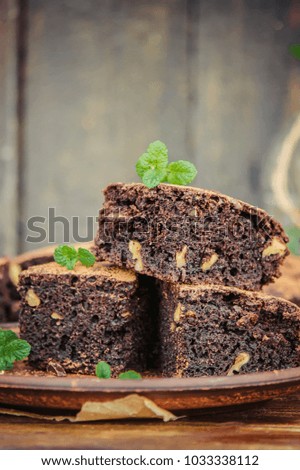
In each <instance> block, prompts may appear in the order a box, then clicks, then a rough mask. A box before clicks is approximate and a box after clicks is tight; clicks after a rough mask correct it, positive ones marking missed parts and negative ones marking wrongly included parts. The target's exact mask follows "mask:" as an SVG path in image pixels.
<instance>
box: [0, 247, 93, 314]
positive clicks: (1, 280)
mask: <svg viewBox="0 0 300 470" xmlns="http://www.w3.org/2000/svg"><path fill="white" fill-rule="evenodd" d="M56 246H57V245H51V246H47V247H43V248H38V249H36V250H32V251H27V252H26V253H22V254H20V255H18V256H16V257H14V258H1V259H0V323H2V322H14V321H17V320H18V317H19V308H20V296H19V294H18V290H17V286H18V283H19V276H20V274H21V272H22V271H23V270H25V269H27V268H29V267H30V266H38V265H40V264H44V263H50V262H51V261H53V253H54V250H55V248H56ZM92 246H93V243H92V242H87V243H80V244H75V247H82V248H87V249H90V248H91V247H92ZM1 273H2V274H1Z"/></svg>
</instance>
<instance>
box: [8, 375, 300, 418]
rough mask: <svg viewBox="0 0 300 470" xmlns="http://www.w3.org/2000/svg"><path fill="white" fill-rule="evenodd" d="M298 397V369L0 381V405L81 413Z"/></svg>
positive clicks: (26, 377)
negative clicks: (108, 404)
mask: <svg viewBox="0 0 300 470" xmlns="http://www.w3.org/2000/svg"><path fill="white" fill-rule="evenodd" d="M297 391H300V367H297V368H294V369H286V370H281V371H273V372H259V373H254V374H245V375H236V376H232V377H199V378H170V379H168V378H156V377H153V378H146V379H143V380H138V381H137V380H126V381H121V380H116V379H109V380H99V379H97V378H96V377H90V376H77V375H69V376H66V377H54V376H35V375H23V376H22V375H12V374H11V373H10V374H3V375H1V376H0V404H1V405H10V406H22V407H38V408H46V409H48V408H56V409H72V410H77V409H80V408H81V406H82V404H83V403H85V402H86V401H98V402H104V401H109V400H113V399H116V398H122V397H124V396H126V395H128V394H131V393H138V394H140V395H143V396H145V397H148V398H150V399H151V400H153V401H154V402H155V403H156V404H157V405H159V406H161V407H162V408H165V409H169V410H183V409H185V410H186V409H197V408H208V407H217V406H228V405H238V404H242V403H251V402H258V401H262V400H268V399H270V398H276V397H279V396H281V395H286V394H288V393H294V392H297Z"/></svg>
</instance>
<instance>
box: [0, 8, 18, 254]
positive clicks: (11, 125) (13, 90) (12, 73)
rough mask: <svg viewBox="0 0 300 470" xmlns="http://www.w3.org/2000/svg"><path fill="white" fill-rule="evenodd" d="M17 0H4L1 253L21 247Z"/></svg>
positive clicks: (0, 26)
mask: <svg viewBox="0 0 300 470" xmlns="http://www.w3.org/2000/svg"><path fill="white" fill-rule="evenodd" d="M17 13H18V10H17V2H16V1H15V0H3V1H2V2H0V44H1V47H0V64H1V67H0V207H1V225H0V255H3V254H10V255H13V254H15V252H16V249H17V206H18V190H17V185H18V182H17V174H18V172H17V161H18V156H17V119H16V107H17V86H16V84H17V60H16V51H17V27H16V23H17Z"/></svg>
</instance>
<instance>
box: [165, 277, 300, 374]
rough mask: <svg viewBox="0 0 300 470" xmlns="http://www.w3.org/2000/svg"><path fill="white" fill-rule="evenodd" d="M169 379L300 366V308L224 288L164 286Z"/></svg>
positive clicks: (167, 371) (260, 294) (166, 355)
mask: <svg viewBox="0 0 300 470" xmlns="http://www.w3.org/2000/svg"><path fill="white" fill-rule="evenodd" d="M160 292H161V304H160V327H159V328H160V359H161V371H162V373H163V375H165V376H169V377H172V376H179V377H195V376H203V375H233V374H235V373H247V372H258V371H267V370H276V369H285V368H289V367H297V366H299V365H300V308H299V307H297V306H296V305H294V304H292V303H291V302H288V301H286V300H283V299H279V298H277V297H272V296H268V295H264V294H262V293H258V292H247V291H243V290H241V289H237V288H233V287H232V288H231V287H222V286H213V285H210V286H204V285H202V286H191V285H179V284H167V283H161V284H160Z"/></svg>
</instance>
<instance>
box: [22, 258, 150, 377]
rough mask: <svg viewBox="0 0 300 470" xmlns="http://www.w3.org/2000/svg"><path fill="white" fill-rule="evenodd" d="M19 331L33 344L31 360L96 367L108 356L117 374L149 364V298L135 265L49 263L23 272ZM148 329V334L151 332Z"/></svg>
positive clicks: (75, 368) (68, 367)
mask: <svg viewBox="0 0 300 470" xmlns="http://www.w3.org/2000/svg"><path fill="white" fill-rule="evenodd" d="M19 293H20V295H21V298H22V301H21V311H20V336H21V338H23V339H26V340H27V341H28V342H29V343H30V344H31V348H32V349H31V353H30V357H29V363H30V364H31V365H34V366H35V367H37V368H41V369H46V368H47V365H48V364H49V363H50V362H53V361H54V362H56V363H59V364H60V365H61V366H62V367H63V369H64V370H65V371H67V372H73V373H92V374H93V373H94V371H95V365H96V364H97V363H98V362H99V361H107V362H108V363H109V364H110V366H111V367H112V371H113V374H114V375H116V374H117V373H119V372H120V371H122V370H124V369H131V368H132V369H135V370H137V371H141V370H143V369H144V368H145V366H146V351H147V342H149V341H150V340H151V326H149V324H148V323H147V322H148V321H149V315H148V312H147V309H148V304H149V299H148V294H147V292H146V290H145V286H144V285H143V282H142V281H141V282H139V281H138V279H137V276H136V274H135V273H134V272H133V271H124V270H121V269H119V268H114V267H112V266H110V265H109V264H107V263H96V264H95V265H94V266H93V267H90V268H86V267H84V266H82V265H76V267H75V269H74V270H72V271H68V270H67V269H66V268H64V267H61V266H59V265H57V264H56V263H49V264H45V265H41V266H35V267H31V268H29V269H28V270H27V271H23V272H22V273H21V275H20V281H19ZM146 331H147V333H148V335H149V338H148V337H146V336H147V335H146Z"/></svg>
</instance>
